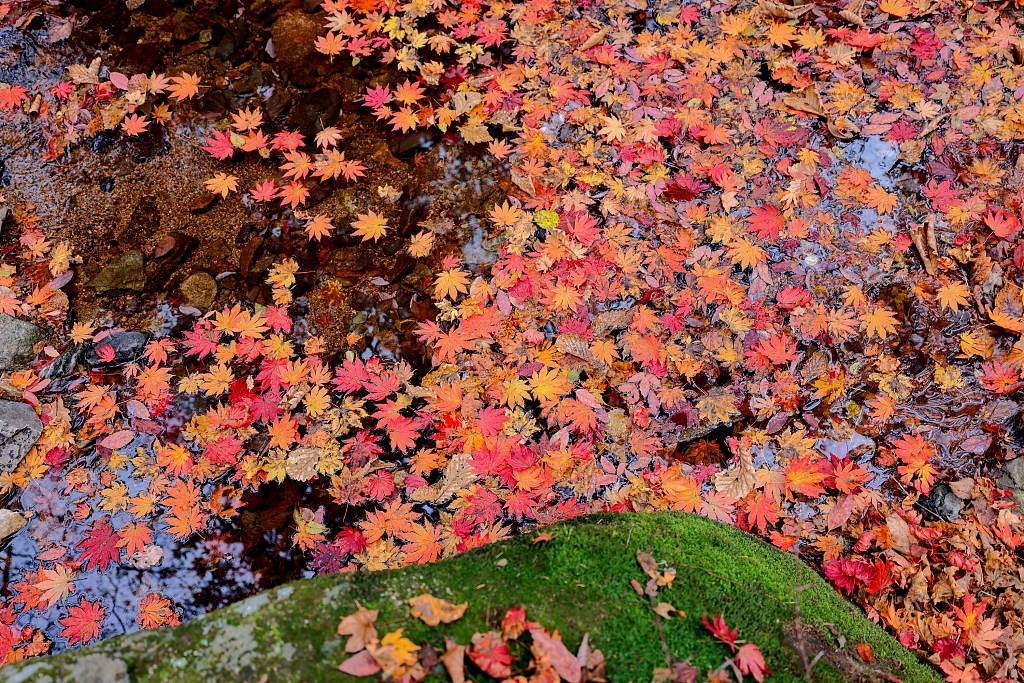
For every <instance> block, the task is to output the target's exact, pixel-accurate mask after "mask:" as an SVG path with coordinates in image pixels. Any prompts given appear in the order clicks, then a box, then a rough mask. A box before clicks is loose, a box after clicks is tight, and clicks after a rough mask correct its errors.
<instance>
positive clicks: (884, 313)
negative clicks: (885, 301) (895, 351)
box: [860, 306, 899, 339]
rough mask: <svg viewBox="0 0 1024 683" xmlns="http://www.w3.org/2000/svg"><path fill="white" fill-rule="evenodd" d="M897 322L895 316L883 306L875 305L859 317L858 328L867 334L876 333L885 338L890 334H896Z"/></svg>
mask: <svg viewBox="0 0 1024 683" xmlns="http://www.w3.org/2000/svg"><path fill="white" fill-rule="evenodd" d="M898 324H899V321H898V320H897V319H896V316H895V315H894V314H893V313H892V312H891V311H889V310H888V309H886V308H885V307H884V306H877V307H875V308H874V309H873V310H872V311H870V312H868V313H865V314H863V315H862V316H861V318H860V328H861V329H862V330H864V331H865V332H866V333H867V334H868V336H872V335H878V337H880V338H881V339H885V338H886V337H888V336H889V335H890V334H896V325H898Z"/></svg>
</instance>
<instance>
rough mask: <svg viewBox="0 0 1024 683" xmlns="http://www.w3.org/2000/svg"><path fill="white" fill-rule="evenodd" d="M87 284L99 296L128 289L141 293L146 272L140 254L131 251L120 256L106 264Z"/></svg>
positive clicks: (144, 285)
mask: <svg viewBox="0 0 1024 683" xmlns="http://www.w3.org/2000/svg"><path fill="white" fill-rule="evenodd" d="M89 284H91V285H92V286H93V287H94V288H95V289H96V291H97V292H99V293H100V294H102V293H103V292H109V291H111V290H114V289H130V290H133V291H136V292H141V291H142V290H143V289H145V288H146V271H145V270H144V269H143V267H142V252H141V251H138V250H133V251H129V252H127V253H125V254H121V255H120V256H118V257H117V258H115V259H114V260H113V261H111V262H110V263H108V264H107V265H106V267H105V268H104V269H103V270H101V271H100V272H99V275H97V276H96V277H94V278H93V279H92V282H91V283H89Z"/></svg>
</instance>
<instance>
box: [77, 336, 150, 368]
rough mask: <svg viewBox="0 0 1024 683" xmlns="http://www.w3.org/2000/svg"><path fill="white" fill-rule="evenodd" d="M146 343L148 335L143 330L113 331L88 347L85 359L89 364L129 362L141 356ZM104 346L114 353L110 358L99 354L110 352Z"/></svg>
mask: <svg viewBox="0 0 1024 683" xmlns="http://www.w3.org/2000/svg"><path fill="white" fill-rule="evenodd" d="M148 343H149V335H148V334H146V333H145V332H115V333H114V334H111V335H108V336H106V337H104V338H103V339H102V340H101V341H98V342H96V343H95V344H94V345H93V347H92V348H91V349H89V352H88V353H87V354H86V357H85V360H86V362H87V363H89V365H120V364H121V363H130V362H132V361H134V360H138V359H139V358H141V357H142V352H143V351H145V350H146V344H148ZM105 348H109V349H110V350H111V351H113V353H114V355H113V358H111V359H110V360H104V356H103V355H101V354H102V353H106V354H109V353H110V351H104V349H105Z"/></svg>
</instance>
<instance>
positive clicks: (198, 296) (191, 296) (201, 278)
mask: <svg viewBox="0 0 1024 683" xmlns="http://www.w3.org/2000/svg"><path fill="white" fill-rule="evenodd" d="M216 297H217V281H216V280H214V279H213V277H212V276H211V275H210V274H209V273H206V272H203V271H199V272H198V273H192V274H191V275H189V276H188V277H187V278H185V281H184V282H182V283H181V303H183V304H184V305H186V306H194V307H196V308H209V307H210V305H211V304H212V303H213V300H214V299H215V298H216Z"/></svg>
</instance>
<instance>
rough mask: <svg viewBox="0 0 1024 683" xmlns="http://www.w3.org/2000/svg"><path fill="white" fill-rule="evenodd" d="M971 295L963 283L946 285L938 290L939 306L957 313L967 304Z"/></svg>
mask: <svg viewBox="0 0 1024 683" xmlns="http://www.w3.org/2000/svg"><path fill="white" fill-rule="evenodd" d="M970 293H971V290H970V289H968V287H967V285H965V284H964V283H962V282H950V283H947V284H944V285H942V286H941V287H939V289H938V298H939V304H940V305H941V306H942V307H943V308H948V309H950V310H951V311H953V312H954V313H956V312H957V311H959V310H960V307H961V306H964V305H966V304H967V297H968V296H969V295H970Z"/></svg>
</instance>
